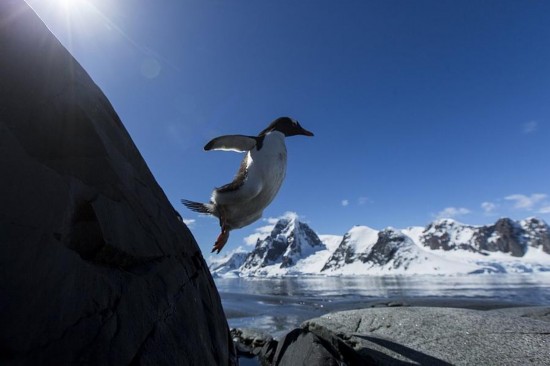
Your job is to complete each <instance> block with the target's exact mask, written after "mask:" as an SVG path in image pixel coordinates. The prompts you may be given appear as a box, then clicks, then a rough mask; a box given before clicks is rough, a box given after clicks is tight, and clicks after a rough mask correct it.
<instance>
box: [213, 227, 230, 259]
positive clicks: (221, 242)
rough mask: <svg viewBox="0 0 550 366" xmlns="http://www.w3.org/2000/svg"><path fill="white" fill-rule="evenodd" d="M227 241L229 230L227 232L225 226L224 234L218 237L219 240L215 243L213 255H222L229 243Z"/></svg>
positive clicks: (223, 228)
mask: <svg viewBox="0 0 550 366" xmlns="http://www.w3.org/2000/svg"><path fill="white" fill-rule="evenodd" d="M227 239H229V230H227V229H226V228H225V226H224V227H222V232H221V233H220V235H218V239H216V242H215V243H214V247H213V248H212V252H211V253H214V252H215V251H218V252H217V253H216V254H220V251H221V250H222V248H223V247H224V246H225V244H226V243H227Z"/></svg>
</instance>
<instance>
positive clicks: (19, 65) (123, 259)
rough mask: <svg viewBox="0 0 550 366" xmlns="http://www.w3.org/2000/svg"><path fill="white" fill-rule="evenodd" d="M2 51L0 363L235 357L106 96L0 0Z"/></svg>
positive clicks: (177, 224)
mask: <svg viewBox="0 0 550 366" xmlns="http://www.w3.org/2000/svg"><path fill="white" fill-rule="evenodd" d="M0 54H1V55H2V56H1V57H0V101H1V102H0V176H1V179H0V324H1V325H0V363H1V364H3V365H6V364H58V365H63V364H64V365H69V364H80V365H83V364H101V365H126V364H132V365H139V364H154V365H161V364H170V365H175V364H196V365H199V364H205V365H220V364H229V363H231V362H232V360H233V352H232V349H233V348H232V344H231V339H230V338H229V331H228V327H227V321H226V319H225V316H224V313H223V310H222V307H221V302H220V298H219V295H218V293H217V291H216V288H215V286H214V283H213V281H212V278H211V276H210V273H209V271H208V268H207V266H206V264H205V262H204V260H203V257H202V255H201V252H200V251H199V248H198V246H197V244H196V242H195V240H194V238H193V236H192V235H191V233H190V232H189V230H188V229H187V227H186V226H185V225H184V224H183V223H182V222H181V221H180V220H178V218H177V216H176V212H175V211H174V209H173V207H172V206H171V204H170V203H169V201H168V199H167V198H166V196H165V195H164V193H163V191H162V189H161V188H160V187H159V185H158V184H157V182H156V181H155V179H154V177H153V176H152V174H151V172H150V171H149V169H148V167H147V165H146V164H145V162H144V160H143V158H142V157H141V155H140V153H139V151H138V150H137V148H136V146H135V145H134V143H133V142H132V140H131V138H130V136H129V134H128V133H127V131H126V129H125V128H124V126H123V124H122V122H121V121H120V119H119V118H118V116H117V114H116V112H115V111H114V110H113V108H112V106H111V104H110V103H109V101H108V100H107V98H106V97H105V95H104V94H103V93H102V92H101V90H100V89H99V88H98V86H97V85H96V84H95V83H94V82H93V81H92V79H91V78H90V77H89V76H88V75H87V73H86V72H85V71H84V70H83V69H82V67H81V66H80V65H79V64H78V63H77V62H76V61H75V60H74V59H73V57H72V56H71V55H70V54H69V52H68V51H67V50H66V49H65V48H64V47H63V46H62V45H61V44H60V43H59V42H58V41H57V39H56V38H55V37H54V36H53V35H52V34H51V33H50V31H49V30H48V29H47V28H46V26H45V25H44V24H43V23H42V22H41V20H40V19H39V18H38V17H37V16H36V14H34V12H33V11H32V10H31V9H30V8H29V6H28V5H27V4H26V3H25V2H24V1H23V0H2V1H1V2H0ZM98 57H99V56H98Z"/></svg>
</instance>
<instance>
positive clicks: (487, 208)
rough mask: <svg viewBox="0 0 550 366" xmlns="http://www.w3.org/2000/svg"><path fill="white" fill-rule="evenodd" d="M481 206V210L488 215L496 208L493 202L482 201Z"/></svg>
mask: <svg viewBox="0 0 550 366" xmlns="http://www.w3.org/2000/svg"><path fill="white" fill-rule="evenodd" d="M481 208H482V209H483V212H485V214H486V215H490V214H492V213H493V212H494V211H495V209H496V208H497V205H496V204H495V203H493V202H483V203H482V204H481Z"/></svg>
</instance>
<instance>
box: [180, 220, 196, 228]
mask: <svg viewBox="0 0 550 366" xmlns="http://www.w3.org/2000/svg"><path fill="white" fill-rule="evenodd" d="M182 220H183V223H184V224H185V225H187V226H188V227H193V226H194V224H195V221H197V220H195V219H184V218H182Z"/></svg>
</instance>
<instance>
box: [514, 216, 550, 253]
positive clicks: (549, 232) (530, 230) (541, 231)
mask: <svg viewBox="0 0 550 366" xmlns="http://www.w3.org/2000/svg"><path fill="white" fill-rule="evenodd" d="M519 225H520V226H521V228H522V229H523V230H524V231H525V234H524V235H525V239H526V241H527V242H528V243H529V245H530V246H531V247H533V248H542V250H543V251H544V252H545V253H548V254H550V226H548V224H547V223H546V222H544V221H543V220H539V219H537V218H536V217H529V218H527V219H525V220H521V221H520V222H519Z"/></svg>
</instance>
